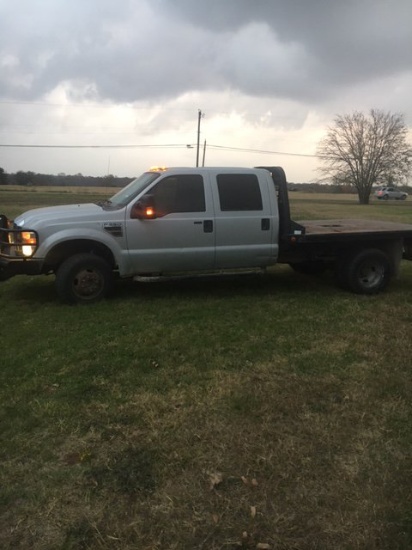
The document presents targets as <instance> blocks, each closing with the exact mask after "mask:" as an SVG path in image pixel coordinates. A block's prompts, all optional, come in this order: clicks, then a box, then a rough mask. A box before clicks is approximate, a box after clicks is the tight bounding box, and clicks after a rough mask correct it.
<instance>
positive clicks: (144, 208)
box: [130, 195, 157, 220]
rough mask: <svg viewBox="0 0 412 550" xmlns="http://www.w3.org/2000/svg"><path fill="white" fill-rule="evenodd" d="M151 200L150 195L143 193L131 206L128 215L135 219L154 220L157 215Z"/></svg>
mask: <svg viewBox="0 0 412 550" xmlns="http://www.w3.org/2000/svg"><path fill="white" fill-rule="evenodd" d="M153 202H154V201H153V196H152V195H144V196H143V197H142V198H141V199H140V200H138V201H137V202H136V203H135V204H134V205H133V206H132V210H131V212H130V217H131V218H132V219H137V220H154V219H155V218H157V215H156V211H155V208H154V205H153Z"/></svg>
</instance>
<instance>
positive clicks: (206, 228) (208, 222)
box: [203, 220, 213, 233]
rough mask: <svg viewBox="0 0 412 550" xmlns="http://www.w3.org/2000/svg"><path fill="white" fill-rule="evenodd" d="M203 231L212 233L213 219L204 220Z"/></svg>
mask: <svg viewBox="0 0 412 550" xmlns="http://www.w3.org/2000/svg"><path fill="white" fill-rule="evenodd" d="M203 231H204V232H205V233H213V220H204V222H203Z"/></svg>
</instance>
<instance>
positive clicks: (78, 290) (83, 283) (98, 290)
mask: <svg viewBox="0 0 412 550" xmlns="http://www.w3.org/2000/svg"><path fill="white" fill-rule="evenodd" d="M112 283H113V273H112V270H111V268H110V266H109V264H108V263H107V262H106V261H105V260H104V259H103V258H101V257H100V256H95V255H93V254H76V255H74V256H71V257H70V258H68V259H67V260H65V261H64V262H63V263H62V264H61V266H60V267H59V269H58V271H57V273H56V289H57V294H58V295H59V297H60V299H61V300H62V301H63V302H65V303H68V304H79V303H91V302H97V301H99V300H101V299H102V298H104V297H105V296H107V294H108V292H109V291H110V289H111V287H112Z"/></svg>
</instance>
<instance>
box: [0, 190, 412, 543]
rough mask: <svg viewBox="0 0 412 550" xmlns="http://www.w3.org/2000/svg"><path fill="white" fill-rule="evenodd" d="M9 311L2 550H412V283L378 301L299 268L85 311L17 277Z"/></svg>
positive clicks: (125, 287) (295, 205)
mask: <svg viewBox="0 0 412 550" xmlns="http://www.w3.org/2000/svg"><path fill="white" fill-rule="evenodd" d="M9 193H11V192H9ZM296 195H297V194H295V195H294V196H293V199H292V210H293V211H294V212H296V213H298V214H299V213H302V215H301V216H299V217H301V218H303V219H304V218H308V217H312V218H322V217H327V216H326V215H325V212H329V213H330V216H329V217H367V216H365V215H364V212H366V213H367V214H369V216H371V217H378V218H379V217H384V216H380V213H381V212H382V211H384V212H386V213H388V217H387V218H386V219H393V220H394V221H396V220H401V221H407V215H406V214H408V215H410V209H409V204H408V202H406V203H390V204H388V205H386V204H385V205H381V204H375V203H373V204H372V205H370V206H369V207H358V205H356V204H355V203H352V202H351V201H340V202H338V201H335V200H334V197H333V196H332V197H331V198H330V199H329V197H325V196H322V197H320V200H319V202H317V201H313V200H312V199H313V197H311V196H302V197H296V198H295V196H296ZM46 198H47V197H46ZM54 198H55V196H53V197H48V198H47V200H45V203H46V204H47V203H48V202H49V203H50V202H54ZM69 198H71V197H70V196H69ZM80 199H81V196H79V197H77V198H76V201H78V200H80ZM85 199H86V201H88V200H89V198H88V196H86V197H85ZM328 200H330V202H329V203H328V202H327V201H328ZM27 201H28V204H30V205H31V204H32V199H31V198H30V197H28V198H27ZM0 202H1V204H3V195H2V194H1V193H0ZM17 202H19V204H22V205H23V203H24V199H23V198H22V197H21V196H19V197H18V200H16V203H17ZM68 202H72V201H68ZM11 206H12V205H11ZM386 207H388V208H386ZM357 208H358V209H359V212H362V213H361V215H359V216H354V214H353V212H354V211H355V210H357ZM2 209H3V208H2ZM368 209H369V210H368ZM389 212H391V216H390V217H389ZM7 213H8V210H7ZM17 213H18V212H16V214H17ZM0 311H1V319H2V321H1V325H0V326H1V337H2V338H1V369H0V376H1V385H0V402H1V408H0V426H1V432H0V433H1V442H0V457H1V469H0V487H1V491H0V547H1V548H5V549H6V548H22V549H27V548H33V549H39V550H40V549H41V550H44V549H47V550H49V549H50V550H52V549H53V550H54V549H64V550H69V549H70V550H71V549H73V550H75V549H76V550H77V549H84V550H86V549H119V550H125V549H139V550H149V549H150V550H152V549H153V550H158V549H159V550H160V549H161V550H163V549H176V550H181V549H183V550H186V549H188V550H189V549H190V550H192V549H207V550H217V549H219V550H220V549H224V550H226V549H235V548H244V549H255V548H257V547H258V546H257V545H258V544H259V543H265V544H268V545H270V548H272V549H282V550H283V549H288V550H289V549H290V550H292V549H293V550H301V549H302V550H306V549H316V550H318V549H319V550H323V549H331V550H332V549H334V550H335V549H339V550H340V549H342V550H343V549H345V550H346V549H347V550H352V549H364V550H369V549H388V550H396V549H404V550H407V549H409V548H411V547H412V496H411V491H410V487H411V484H412V468H411V452H410V449H411V446H412V422H411V420H412V419H411V411H412V405H411V399H410V396H411V391H412V383H411V376H410V358H411V355H412V353H411V352H412V344H411V339H410V330H411V328H410V327H411V322H412V266H410V265H409V264H408V263H405V265H403V266H402V272H401V276H400V278H399V279H398V280H397V281H394V282H393V284H392V285H391V286H390V288H389V289H388V291H387V292H386V293H384V294H382V295H379V296H374V297H364V296H355V295H351V294H348V293H346V292H343V291H341V290H339V289H337V288H336V286H335V284H334V281H333V278H332V277H331V276H330V275H325V276H323V277H321V278H310V277H305V276H303V275H299V274H297V273H295V272H293V271H292V270H290V269H289V268H288V267H287V266H283V267H279V268H276V269H275V270H273V272H271V273H269V274H268V275H266V276H248V277H231V278H228V279H218V280H216V279H209V280H192V281H180V282H173V283H172V282H167V283H166V282H165V283H155V284H154V283H151V284H140V285H138V284H136V283H134V284H132V283H129V282H119V283H118V284H117V288H116V291H115V292H114V294H113V295H112V296H111V297H110V298H109V299H108V300H106V301H104V302H102V303H98V304H95V305H91V306H88V307H68V306H62V305H60V304H59V302H58V301H57V298H56V294H55V290H54V284H53V279H52V278H51V277H50V278H48V277H37V278H36V277H16V278H14V279H11V280H9V281H6V282H3V283H1V284H0Z"/></svg>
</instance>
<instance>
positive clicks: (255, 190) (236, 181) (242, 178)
mask: <svg viewBox="0 0 412 550" xmlns="http://www.w3.org/2000/svg"><path fill="white" fill-rule="evenodd" d="M217 187H218V191H219V200H220V209H221V210H222V212H228V211H245V210H263V206H262V195H261V193H260V187H259V181H258V179H257V176H256V175H255V174H219V175H218V176H217Z"/></svg>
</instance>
